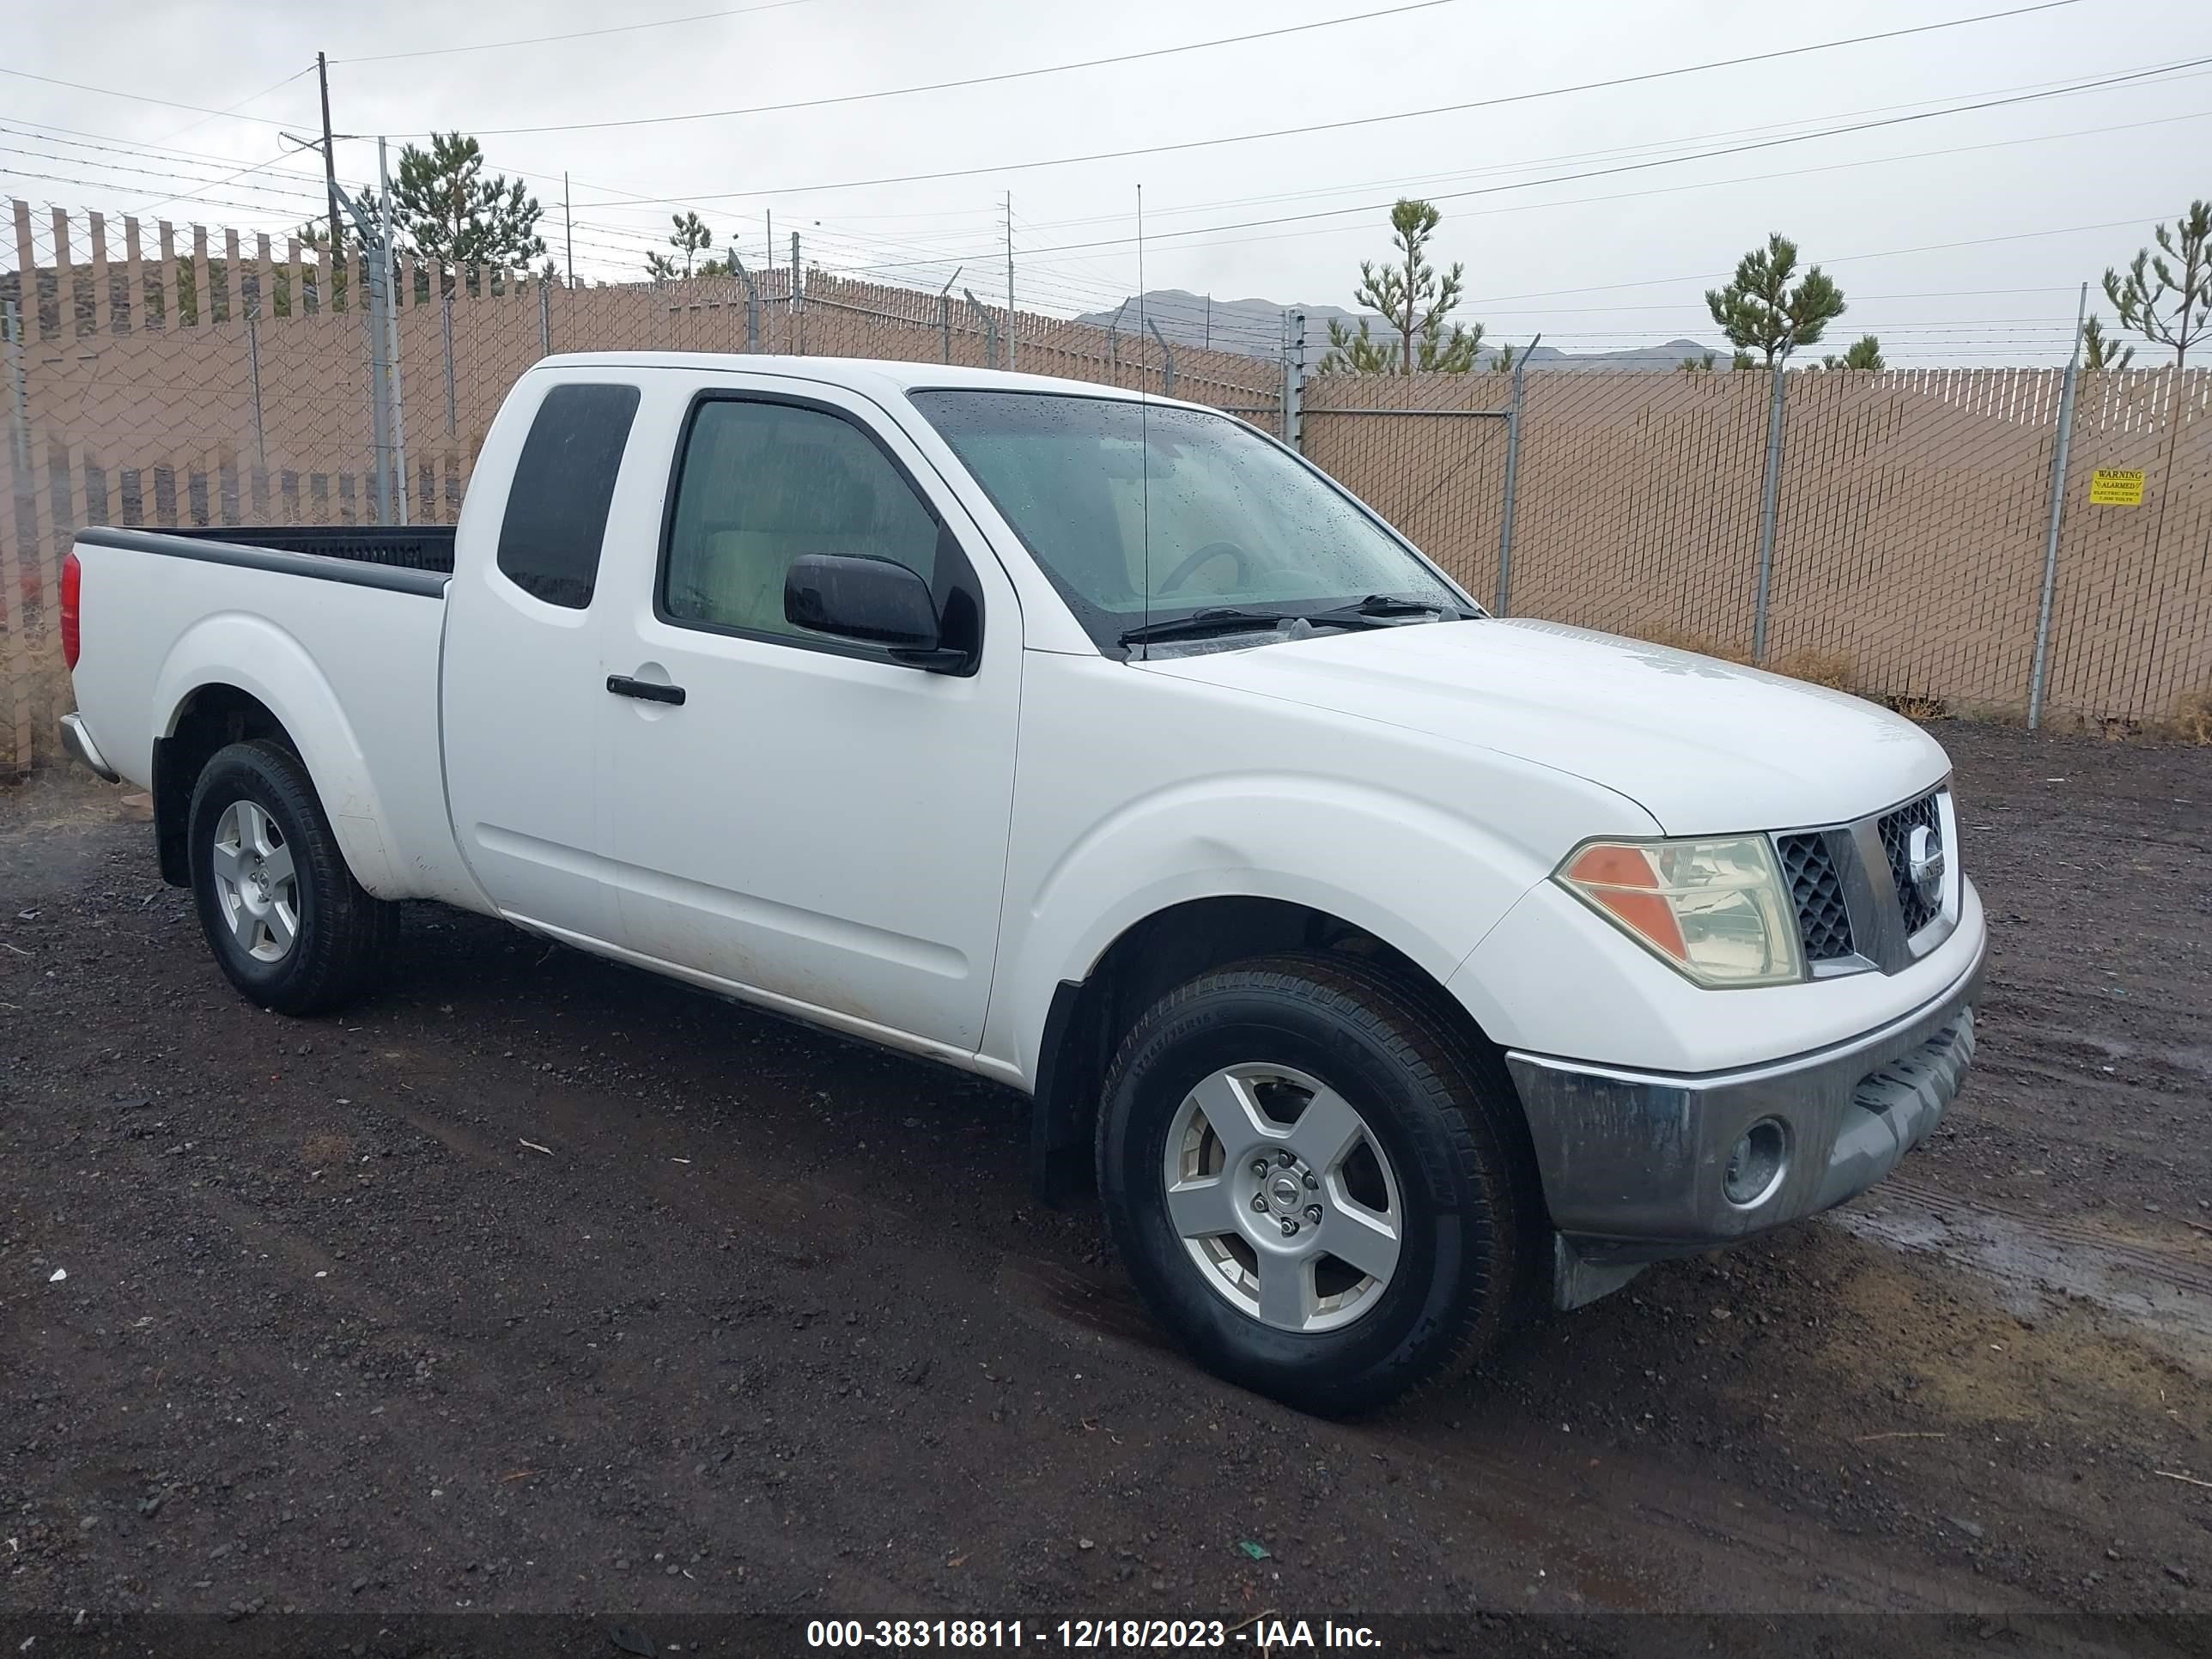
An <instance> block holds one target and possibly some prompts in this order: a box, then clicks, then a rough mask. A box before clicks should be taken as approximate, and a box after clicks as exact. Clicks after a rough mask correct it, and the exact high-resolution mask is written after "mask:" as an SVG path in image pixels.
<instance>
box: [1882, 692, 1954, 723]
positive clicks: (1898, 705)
mask: <svg viewBox="0 0 2212 1659" xmlns="http://www.w3.org/2000/svg"><path fill="white" fill-rule="evenodd" d="M1881 701H1882V702H1883V703H1884V704H1885V705H1886V706H1887V707H1888V708H1891V709H1893V710H1894V711H1895V712H1896V713H1898V714H1902V715H1904V716H1905V719H1907V720H1948V719H1950V718H1951V706H1950V704H1948V703H1947V702H1944V701H1943V700H1942V698H1941V697H1923V696H1920V694H1919V693H1917V692H1915V691H1905V692H1900V693H1899V694H1898V695H1897V696H1891V697H1884V698H1883V699H1882V700H1881Z"/></svg>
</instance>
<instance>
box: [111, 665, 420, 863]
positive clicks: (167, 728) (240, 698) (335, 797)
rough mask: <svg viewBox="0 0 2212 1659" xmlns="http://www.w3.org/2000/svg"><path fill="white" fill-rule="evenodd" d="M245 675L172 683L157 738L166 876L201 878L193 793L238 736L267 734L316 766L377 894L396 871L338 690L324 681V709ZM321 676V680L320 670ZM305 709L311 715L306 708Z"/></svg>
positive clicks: (336, 822) (157, 795)
mask: <svg viewBox="0 0 2212 1659" xmlns="http://www.w3.org/2000/svg"><path fill="white" fill-rule="evenodd" d="M311 671H312V668H311ZM238 678H244V677H234V678H207V679H203V680H197V681H196V682H193V683H191V684H187V685H185V686H183V687H181V688H178V687H172V688H170V689H169V690H167V695H165V696H163V698H162V699H161V702H162V704H163V705H166V707H167V717H166V718H165V719H164V720H162V722H161V726H160V727H159V728H158V731H159V735H157V736H156V737H155V740H154V762H153V787H152V792H151V793H152V794H153V797H154V831H155V848H156V850H157V852H158V854H159V857H160V860H161V878H162V879H163V880H164V881H166V882H168V883H169V884H172V885H173V886H179V887H184V886H189V885H190V884H191V866H190V863H189V860H188V856H187V841H188V837H189V834H190V819H191V804H192V791H193V788H194V787H195V786H196V785H197V783H198V781H199V776H200V774H201V772H202V771H204V769H206V767H207V763H208V762H209V761H210V760H211V759H213V758H214V757H215V756H216V753H217V752H218V751H219V750H222V749H224V748H226V747H227V746H228V745H229V744H234V743H243V742H247V741H250V740H252V739H254V738H265V739H267V740H269V741H271V742H275V743H278V744H283V747H284V748H286V749H287V750H290V751H291V753H292V754H294V755H295V756H296V757H298V758H299V761H300V763H301V766H303V767H305V768H306V769H307V778H308V781H309V782H310V783H311V784H312V785H313V787H314V791H315V795H316V799H318V800H319V802H321V804H322V806H323V811H324V815H325V817H327V818H328V819H329V820H330V823H331V830H332V833H333V835H334V836H335V838H336V839H337V844H338V848H339V850H340V852H342V853H343V854H344V856H345V860H346V864H347V867H348V868H349V870H350V871H351V872H352V873H353V876H354V878H355V879H356V881H358V882H360V883H361V884H362V886H363V887H364V888H365V889H367V890H368V891H369V892H371V893H374V892H376V891H377V890H378V889H379V886H380V884H381V883H388V881H389V873H388V872H389V866H388V863H387V860H386V853H385V848H384V842H383V837H382V836H381V835H380V833H379V831H378V829H377V816H376V806H375V797H374V794H373V793H370V792H369V789H368V775H367V767H366V765H365V763H363V760H362V754H361V750H360V747H359V745H358V744H356V743H355V742H354V741H353V734H352V732H351V729H350V727H349V726H347V725H346V723H345V720H344V717H343V714H340V713H339V711H338V709H337V700H336V698H335V697H334V696H329V695H328V688H327V686H322V690H323V691H324V693H325V696H324V697H323V699H321V700H320V701H321V702H322V704H323V706H322V707H321V708H319V709H318V708H315V706H314V704H313V702H309V703H307V704H302V703H300V702H292V701H289V700H287V699H283V698H282V697H281V696H279V695H276V694H275V693H274V692H273V691H272V688H271V687H270V686H269V685H268V684H266V683H265V682H264V683H260V684H255V685H253V686H252V688H251V689H249V687H248V686H247V685H245V684H238V683H237V679H238ZM314 684H317V685H319V686H320V685H321V680H320V676H319V674H318V675H316V676H315V677H314ZM279 704H282V705H283V706H284V707H286V708H288V710H289V711H291V717H290V718H289V719H288V718H287V717H286V715H284V714H279V713H278V712H277V706H278V705H279ZM303 709H304V711H305V714H304V717H302V714H301V712H299V711H301V710H303ZM348 807H351V808H352V810H351V811H348V810H346V808H348ZM364 807H365V808H366V811H364V810H363V809H364Z"/></svg>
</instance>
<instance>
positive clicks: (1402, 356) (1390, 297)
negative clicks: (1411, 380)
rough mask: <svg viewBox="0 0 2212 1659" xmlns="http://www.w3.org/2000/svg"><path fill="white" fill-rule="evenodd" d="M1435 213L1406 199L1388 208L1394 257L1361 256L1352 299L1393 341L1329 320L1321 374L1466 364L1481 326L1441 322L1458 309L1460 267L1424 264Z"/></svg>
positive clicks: (1364, 327) (1456, 368)
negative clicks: (1374, 315)
mask: <svg viewBox="0 0 2212 1659" xmlns="http://www.w3.org/2000/svg"><path fill="white" fill-rule="evenodd" d="M1442 219H1443V214H1441V213H1439V212H1438V211H1437V209H1436V207H1435V204H1432V203H1429V202H1420V201H1415V200H1413V198H1412V197H1401V198H1400V200H1399V201H1398V202H1397V204H1395V206H1393V207H1392V208H1391V210H1390V230H1391V237H1390V240H1391V245H1392V246H1394V247H1395V248H1396V249H1397V250H1398V255H1399V257H1398V258H1397V259H1396V260H1394V261H1393V262H1392V263H1390V264H1383V265H1377V264H1373V263H1372V262H1370V261H1369V260H1365V259H1362V260H1361V261H1360V262H1359V287H1358V290H1357V292H1355V293H1354V294H1353V295H1352V302H1353V303H1354V304H1355V305H1360V306H1364V307H1367V308H1368V309H1370V310H1371V311H1377V312H1380V313H1382V314H1383V321H1384V322H1385V323H1386V324H1388V325H1389V327H1390V329H1391V330H1392V331H1394V332H1395V333H1396V335H1397V336H1398V339H1397V343H1395V345H1394V344H1392V343H1389V341H1388V340H1387V339H1383V340H1378V339H1376V337H1375V336H1374V335H1373V333H1372V332H1371V331H1370V328H1369V325H1368V322H1367V319H1365V318H1364V317H1363V318H1362V319H1360V322H1359V331H1358V333H1357V334H1354V333H1352V331H1350V330H1349V329H1347V328H1346V327H1345V326H1344V325H1343V323H1342V322H1341V321H1340V320H1338V319H1334V318H1332V319H1330V320H1329V325H1328V345H1329V349H1328V356H1324V357H1323V358H1322V362H1321V372H1322V374H1343V373H1347V372H1348V373H1352V374H1412V373H1413V371H1414V370H1415V369H1417V368H1419V369H1432V370H1438V371H1441V372H1443V373H1444V374H1465V373H1467V371H1468V370H1469V369H1470V368H1474V364H1475V359H1476V356H1477V355H1478V353H1479V351H1480V347H1481V344H1482V325H1481V324H1480V323H1477V324H1475V325H1474V326H1473V327H1472V328H1463V327H1462V326H1461V325H1458V324H1457V323H1453V324H1451V325H1449V327H1447V326H1446V325H1445V320H1444V319H1446V318H1448V317H1449V315H1450V314H1451V313H1453V312H1454V311H1455V310H1456V309H1458V307H1459V303H1460V287H1461V283H1462V278H1463V276H1464V273H1465V270H1466V267H1465V266H1463V265H1461V264H1454V265H1453V266H1452V268H1451V269H1450V270H1448V271H1443V272H1441V273H1439V272H1438V271H1437V268H1436V267H1435V266H1434V265H1432V264H1430V263H1429V258H1428V245H1429V239H1430V237H1431V236H1432V235H1434V234H1436V228H1437V224H1438V223H1439V222H1441V221H1442Z"/></svg>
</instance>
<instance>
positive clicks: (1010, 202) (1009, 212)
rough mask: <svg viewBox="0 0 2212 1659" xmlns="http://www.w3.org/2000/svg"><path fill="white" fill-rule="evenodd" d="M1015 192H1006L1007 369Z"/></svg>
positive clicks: (1010, 346)
mask: <svg viewBox="0 0 2212 1659" xmlns="http://www.w3.org/2000/svg"><path fill="white" fill-rule="evenodd" d="M1016 332H1017V331H1016V329H1015V327H1014V192H1013V191H1011V190H1010V191H1007V192H1006V367H1007V368H1012V367H1013V366H1014V336H1015V334H1016Z"/></svg>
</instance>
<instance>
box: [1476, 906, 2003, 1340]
mask: <svg viewBox="0 0 2212 1659" xmlns="http://www.w3.org/2000/svg"><path fill="white" fill-rule="evenodd" d="M1987 954H1988V945H1987V942H1986V940H1985V939H1984V940H1978V941H1977V942H1976V945H1975V948H1974V954H1973V959H1972V963H1970V964H1969V965H1968V967H1967V968H1966V970H1965V972H1963V973H1962V974H1960V975H1959V977H1958V978H1957V979H1956V980H1954V981H1953V982H1952V984H1951V985H1950V987H1948V989H1946V990H1945V991H1944V992H1943V993H1942V994H1941V995H1940V996H1938V997H1936V999H1934V1000H1932V1001H1930V1002H1929V1003H1927V1004H1925V1005H1923V1006H1922V1007H1920V1008H1918V1009H1917V1010H1915V1011H1914V1012H1912V1013H1911V1014H1908V1015H1906V1016H1905V1017H1904V1018H1901V1019H1899V1020H1896V1021H1894V1022H1893V1023H1892V1024H1887V1025H1886V1026H1883V1027H1882V1028H1881V1029H1880V1030H1875V1031H1871V1032H1868V1033H1866V1034H1864V1035H1863V1036H1857V1037H1854V1038H1851V1039H1850V1040H1849V1041H1848V1042H1842V1043H1838V1044H1836V1045H1834V1046H1833V1047H1831V1048H1823V1049H1820V1050H1818V1051H1817V1052H1815V1053H1813V1054H1802V1055H1799V1056H1796V1057H1795V1058H1793V1059H1790V1060H1778V1061H1776V1062H1774V1063H1773V1064H1771V1065H1767V1066H1758V1067H1754V1068H1749V1069H1745V1070H1741V1071H1734V1072H1726V1073H1711V1074H1707V1075H1704V1076H1674V1075H1668V1074H1664V1073H1637V1072H1631V1071H1624V1070H1621V1069H1620V1068H1617V1067H1613V1066H1581V1065H1577V1064H1576V1063H1574V1062H1573V1061H1571V1060H1558V1059H1554V1058H1552V1057H1550V1056H1547V1055H1541V1054H1518V1053H1509V1054H1507V1055H1506V1064H1507V1066H1509V1068H1510V1070H1511V1072H1512V1074H1513V1080H1514V1082H1515V1084H1516V1085H1517V1086H1518V1088H1519V1090H1520V1092H1521V1100H1522V1106H1523V1108H1524V1109H1525V1110H1526V1112H1527V1114H1528V1127H1529V1133H1530V1135H1531V1137H1532V1139H1534V1144H1535V1150H1536V1161H1537V1164H1538V1167H1539V1169H1540V1170H1541V1173H1542V1176H1543V1182H1544V1196H1545V1200H1546V1201H1547V1204H1548V1206H1549V1207H1550V1209H1551V1212H1552V1220H1553V1225H1554V1226H1555V1227H1557V1229H1558V1230H1559V1235H1560V1243H1559V1250H1558V1256H1557V1261H1556V1263H1555V1268H1556V1274H1555V1276H1556V1280H1557V1283H1556V1285H1555V1292H1554V1300H1555V1301H1557V1302H1558V1303H1559V1305H1561V1306H1563V1307H1571V1306H1573V1305H1576V1304H1577V1303H1579V1302H1583V1301H1588V1300H1589V1299H1591V1297H1595V1296H1598V1295H1602V1294H1603V1293H1604V1292H1605V1291H1607V1290H1610V1289H1613V1287H1614V1286H1615V1285H1619V1284H1620V1283H1623V1282H1625V1281H1626V1279H1628V1278H1629V1277H1630V1276H1632V1273H1633V1272H1634V1270H1635V1269H1636V1267H1639V1266H1641V1265H1642V1264H1643V1263H1645V1262H1649V1261H1660V1260H1662V1259H1664V1258H1666V1257H1668V1256H1675V1255H1691V1254H1694V1253H1695V1252H1698V1251H1700V1250H1705V1249H1712V1248H1713V1247H1715V1246H1716V1245H1723V1244H1729V1243H1735V1241H1736V1240H1738V1239H1741V1238H1745V1237H1750V1236H1751V1235H1753V1234H1754V1233H1760V1232H1765V1231H1768V1230H1769V1229H1771V1228H1773V1227H1778V1226H1781V1225H1784V1224H1785V1223H1788V1222H1791V1221H1795V1220H1797V1219H1799V1218H1801V1217H1804V1216H1808V1215H1814V1214H1817V1213H1818V1212H1820V1211H1822V1210H1826V1209H1827V1208H1829V1207H1831V1206H1833V1205H1836V1204H1840V1203H1841V1202H1843V1201H1844V1200H1845V1199H1847V1198H1850V1197H1852V1196H1854V1195H1855V1194H1859V1193H1862V1192H1864V1191H1865V1190H1866V1189H1867V1188H1869V1187H1871V1186H1873V1185H1874V1183H1875V1182H1877V1181H1880V1180H1881V1178H1882V1177H1883V1176H1886V1175H1887V1174H1888V1173H1889V1171H1890V1170H1891V1169H1893V1167H1894V1166H1895V1165H1896V1164H1897V1162H1898V1160H1899V1159H1900V1158H1903V1157H1904V1156H1905V1153H1906V1152H1909V1151H1911V1148H1912V1147H1913V1146H1915V1145H1917V1143H1918V1142H1919V1141H1921V1140H1922V1139H1924V1138H1925V1137H1926V1136H1927V1135H1928V1134H1929V1133H1930V1132H1931V1131H1932V1130H1933V1129H1934V1128H1935V1127H1936V1124H1937V1123H1938V1122H1940V1121H1942V1116H1943V1113H1944V1111H1945V1109H1947V1108H1948V1106H1949V1105H1950V1103H1951V1101H1952V1099H1953V1097H1954V1096H1956V1095H1957V1093H1958V1091H1959V1087H1960V1082H1961V1080H1962V1079H1964V1078H1965V1076H1966V1069H1967V1067H1968V1066H1969V1065H1970V1064H1971V1063H1972V1059H1973V1053H1974V1003H1975V1001H1976V1000H1977V998H1978V995H1979V994H1980V990H1981V981H1982V973H1983V968H1984V963H1985V962H1986V960H1987ZM1768 1118H1772V1119H1777V1120H1778V1121H1780V1122H1781V1124H1782V1126H1783V1130H1784V1146H1785V1151H1786V1158H1787V1161H1786V1163H1785V1164H1784V1168H1783V1170H1782V1172H1781V1175H1780V1177H1779V1179H1778V1180H1777V1181H1776V1182H1774V1184H1773V1186H1772V1187H1771V1189H1770V1190H1769V1191H1768V1192H1767V1193H1766V1194H1765V1195H1764V1196H1762V1197H1760V1198H1759V1200H1757V1201H1756V1202H1753V1203H1750V1204H1738V1203H1735V1202H1732V1201H1731V1200H1729V1197H1728V1196H1727V1194H1725V1193H1724V1192H1723V1188H1722V1177H1723V1171H1724V1170H1725V1169H1726V1168H1727V1165H1728V1163H1729V1156H1730V1153H1731V1152H1733V1150H1734V1149H1735V1146H1736V1143H1737V1142H1738V1140H1739V1139H1741V1137H1742V1136H1743V1134H1744V1133H1745V1131H1746V1130H1747V1129H1749V1128H1750V1127H1752V1126H1753V1124H1755V1123H1758V1122H1759V1121H1762V1120H1765V1119H1768Z"/></svg>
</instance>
